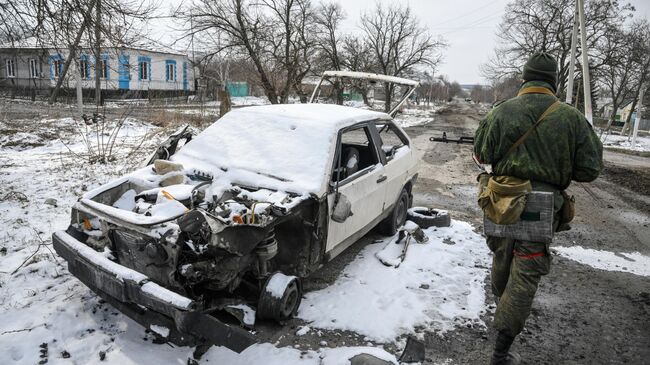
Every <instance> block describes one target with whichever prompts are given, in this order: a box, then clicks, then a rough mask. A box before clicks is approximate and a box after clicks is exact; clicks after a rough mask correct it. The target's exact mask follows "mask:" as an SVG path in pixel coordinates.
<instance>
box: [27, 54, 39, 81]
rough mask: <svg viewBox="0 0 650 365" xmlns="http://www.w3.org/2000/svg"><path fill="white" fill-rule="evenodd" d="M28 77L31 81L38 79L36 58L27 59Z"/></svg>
mask: <svg viewBox="0 0 650 365" xmlns="http://www.w3.org/2000/svg"><path fill="white" fill-rule="evenodd" d="M29 77H31V78H32V79H35V78H37V77H38V60H37V59H36V58H30V59H29Z"/></svg>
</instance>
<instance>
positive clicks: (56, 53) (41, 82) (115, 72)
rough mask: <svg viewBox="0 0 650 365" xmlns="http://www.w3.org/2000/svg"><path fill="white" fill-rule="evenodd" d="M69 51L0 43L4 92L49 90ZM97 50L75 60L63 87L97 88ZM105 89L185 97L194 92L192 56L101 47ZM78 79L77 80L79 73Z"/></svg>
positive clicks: (114, 92)
mask: <svg viewBox="0 0 650 365" xmlns="http://www.w3.org/2000/svg"><path fill="white" fill-rule="evenodd" d="M67 56H68V51H67V50H65V49H58V48H54V47H51V48H43V47H35V46H13V47H7V46H4V47H3V46H0V91H7V90H9V89H14V91H17V92H18V93H23V94H29V93H34V92H35V93H36V94H45V93H48V92H49V90H51V88H53V87H54V86H55V85H56V83H57V81H58V79H59V77H61V75H62V74H63V68H64V64H65V60H66V58H67ZM97 64H98V63H97V62H96V61H95V56H94V52H93V50H92V49H89V48H84V49H82V50H81V51H80V52H79V53H78V54H77V55H75V57H74V58H73V62H71V64H70V68H69V69H68V72H67V73H66V76H65V78H64V80H63V87H64V88H66V89H68V90H70V89H75V87H76V85H77V80H79V79H80V82H81V85H82V88H83V89H94V88H95V67H96V65H97ZM99 67H100V70H101V88H102V90H105V91H106V94H108V95H119V96H133V97H146V96H148V95H149V93H150V92H155V94H156V95H161V96H166V95H180V94H187V93H189V92H192V91H194V77H193V76H194V75H193V72H192V66H191V64H190V60H189V58H188V56H187V55H184V54H180V53H173V52H160V51H153V50H146V49H140V48H133V47H118V48H115V47H112V48H102V49H101V59H100V62H99ZM77 76H78V77H79V78H78V77H77Z"/></svg>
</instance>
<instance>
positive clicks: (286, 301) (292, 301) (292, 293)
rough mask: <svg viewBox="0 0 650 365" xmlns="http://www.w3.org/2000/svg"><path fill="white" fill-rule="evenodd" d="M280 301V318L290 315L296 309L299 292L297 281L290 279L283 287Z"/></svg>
mask: <svg viewBox="0 0 650 365" xmlns="http://www.w3.org/2000/svg"><path fill="white" fill-rule="evenodd" d="M284 293H285V294H284V296H283V298H282V303H281V306H280V316H281V317H282V318H289V317H291V316H292V315H293V314H294V312H295V311H296V309H297V305H298V300H299V298H300V294H299V293H298V282H297V281H296V280H292V281H291V283H289V285H287V288H286V289H285V292H284Z"/></svg>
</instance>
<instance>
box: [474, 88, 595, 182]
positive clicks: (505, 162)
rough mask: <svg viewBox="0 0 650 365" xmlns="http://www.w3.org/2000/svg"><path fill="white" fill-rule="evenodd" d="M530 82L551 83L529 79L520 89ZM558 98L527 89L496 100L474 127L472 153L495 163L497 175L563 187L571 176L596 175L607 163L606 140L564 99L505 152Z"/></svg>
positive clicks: (577, 178)
mask: <svg viewBox="0 0 650 365" xmlns="http://www.w3.org/2000/svg"><path fill="white" fill-rule="evenodd" d="M530 86H543V87H546V88H550V85H548V84H546V83H544V82H537V81H530V82H527V83H525V84H524V85H522V89H523V88H526V87H530ZM554 100H555V98H554V96H551V95H546V94H525V95H520V96H517V97H515V98H512V99H510V100H507V101H505V102H503V103H501V104H498V105H497V106H495V107H494V108H493V109H492V110H491V111H490V113H488V115H487V117H486V118H485V119H484V120H483V121H482V122H481V124H480V126H479V128H478V130H477V131H476V136H475V142H474V153H475V154H476V156H477V158H478V159H479V161H481V162H482V163H486V164H492V168H493V171H494V173H495V174H496V175H508V176H515V177H518V178H521V179H530V180H532V181H533V182H541V183H546V184H550V185H552V186H555V187H557V188H558V189H559V190H564V189H566V188H567V187H568V186H569V184H570V183H571V180H575V181H581V182H589V181H593V180H595V179H596V178H597V177H598V175H599V174H600V171H601V170H602V168H603V162H602V156H603V146H602V144H601V142H600V139H599V138H598V137H597V136H596V134H595V133H594V131H593V129H592V127H591V125H589V122H587V119H586V118H585V117H584V115H582V114H581V113H580V112H579V111H578V110H577V109H575V108H573V107H571V106H569V105H567V104H564V103H563V104H562V105H561V106H560V108H559V109H557V110H555V111H554V112H553V113H551V114H549V115H548V116H547V117H546V118H545V119H544V121H543V122H541V124H540V125H538V126H537V128H536V130H535V131H534V132H533V133H531V134H530V135H529V136H528V138H527V139H526V141H525V142H524V143H523V144H522V145H520V146H519V147H517V149H516V150H514V151H513V152H512V153H511V154H510V155H508V156H506V157H505V158H503V157H504V155H505V154H506V152H507V151H508V149H510V147H511V146H512V145H513V144H514V143H515V142H516V141H517V140H518V139H519V137H521V136H522V135H523V134H524V133H526V131H527V130H528V129H529V128H530V127H531V126H532V125H533V124H535V122H536V121H537V119H538V118H539V117H540V116H541V115H542V113H544V111H545V110H546V108H548V107H549V106H550V105H551V104H552V103H553V102H554Z"/></svg>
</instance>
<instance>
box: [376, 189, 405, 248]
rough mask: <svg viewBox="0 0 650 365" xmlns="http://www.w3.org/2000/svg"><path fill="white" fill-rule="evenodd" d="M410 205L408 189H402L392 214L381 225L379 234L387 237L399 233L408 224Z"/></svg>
mask: <svg viewBox="0 0 650 365" xmlns="http://www.w3.org/2000/svg"><path fill="white" fill-rule="evenodd" d="M409 204H410V199H409V194H408V192H407V191H406V189H402V192H401V193H400V194H399V197H398V198H397V202H396V203H395V206H394V207H393V211H392V212H391V214H389V215H388V217H386V219H384V220H383V221H382V222H381V223H379V227H378V228H379V232H380V233H382V234H384V235H386V236H392V235H394V234H395V233H397V229H398V228H399V227H401V226H403V225H404V222H406V214H407V212H408V209H409Z"/></svg>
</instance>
